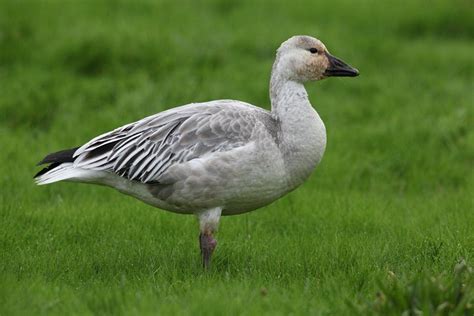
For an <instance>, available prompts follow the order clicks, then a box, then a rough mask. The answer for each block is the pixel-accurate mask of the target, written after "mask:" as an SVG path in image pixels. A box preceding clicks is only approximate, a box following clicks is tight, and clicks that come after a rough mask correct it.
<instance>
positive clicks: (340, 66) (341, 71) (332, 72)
mask: <svg viewBox="0 0 474 316" xmlns="http://www.w3.org/2000/svg"><path fill="white" fill-rule="evenodd" d="M326 56H327V58H328V60H329V67H328V68H327V69H326V71H325V72H324V76H326V77H356V76H358V75H359V70H357V69H355V68H354V67H351V66H349V65H348V64H346V63H345V62H343V61H342V60H340V59H339V58H337V57H334V56H332V55H331V54H329V53H326Z"/></svg>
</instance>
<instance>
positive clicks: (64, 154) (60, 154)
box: [33, 147, 79, 179]
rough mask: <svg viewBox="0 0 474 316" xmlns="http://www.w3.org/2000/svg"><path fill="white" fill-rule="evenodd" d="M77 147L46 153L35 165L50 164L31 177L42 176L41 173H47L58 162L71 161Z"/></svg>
mask: <svg viewBox="0 0 474 316" xmlns="http://www.w3.org/2000/svg"><path fill="white" fill-rule="evenodd" d="M78 149H79V147H75V148H71V149H66V150H61V151H57V152H54V153H51V154H49V155H47V156H46V157H44V158H43V160H41V161H40V162H38V163H37V164H36V165H37V166H41V165H44V164H47V163H49V164H50V165H49V166H47V167H45V168H43V169H41V170H40V171H39V172H38V173H37V174H35V176H34V177H33V179H35V178H38V177H40V176H42V175H43V174H45V173H47V172H48V171H51V170H53V169H54V168H56V167H57V166H59V165H60V164H62V163H64V162H73V161H74V153H75V152H76V151H77V150H78Z"/></svg>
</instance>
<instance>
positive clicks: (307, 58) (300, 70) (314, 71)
mask: <svg viewBox="0 0 474 316" xmlns="http://www.w3.org/2000/svg"><path fill="white" fill-rule="evenodd" d="M358 74H359V72H358V71H357V70H356V69H354V68H352V67H351V66H349V65H347V64H346V63H344V62H343V61H342V60H340V59H338V58H336V57H334V56H332V55H331V54H329V52H328V50H327V49H326V47H325V46H324V44H323V43H322V42H321V41H319V40H317V39H315V38H313V37H310V36H294V37H291V38H290V39H288V40H287V41H285V42H284V43H283V44H281V46H280V47H279V48H278V50H277V54H276V60H275V62H274V64H273V68H272V72H271V80H270V101H271V111H266V110H264V109H261V108H258V107H255V106H253V105H251V104H248V103H245V102H241V101H235V100H218V101H211V102H204V103H191V104H188V105H184V106H180V107H177V108H173V109H170V110H167V111H164V112H161V113H158V114H155V115H152V116H149V117H146V118H144V119H142V120H139V121H137V122H134V123H131V124H128V125H125V126H123V127H119V128H117V129H115V130H113V131H111V132H108V133H105V134H102V135H100V136H97V137H96V138H94V139H92V140H91V141H89V142H88V143H86V144H85V145H83V146H81V147H77V148H73V149H68V150H63V151H59V152H55V153H52V154H49V155H47V156H46V157H45V158H44V159H43V160H42V161H41V162H40V163H39V165H42V164H49V165H48V166H47V167H45V168H44V169H42V170H41V171H40V172H38V173H37V174H36V175H35V179H36V183H37V184H40V185H42V184H49V183H53V182H57V181H62V180H66V181H75V182H85V183H95V184H101V185H107V186H110V187H113V188H115V189H117V190H119V191H120V192H122V193H125V194H128V195H131V196H133V197H135V198H137V199H139V200H142V201H144V202H146V203H148V204H151V205H153V206H155V207H158V208H160V209H164V210H168V211H172V212H177V213H183V214H195V215H196V216H197V218H198V221H199V226H200V235H199V244H200V248H201V255H202V262H203V266H204V267H205V268H208V267H209V265H210V259H211V255H212V253H213V251H214V249H215V247H216V245H217V242H216V240H215V239H214V237H213V234H214V233H215V232H216V230H217V226H218V223H219V219H220V217H221V215H234V214H241V213H244V212H249V211H252V210H255V209H258V208H260V207H262V206H264V205H267V204H269V203H271V202H273V201H275V200H276V199H278V198H280V197H282V196H283V195H285V194H286V193H288V192H290V191H292V190H294V189H295V188H296V187H298V186H299V185H300V184H302V183H303V182H304V181H305V179H307V178H308V176H309V175H310V174H311V172H312V171H313V169H314V168H315V167H316V166H317V165H318V163H319V162H320V161H321V158H322V156H323V153H324V150H325V147H326V131H325V127H324V124H323V121H322V120H321V118H320V117H319V115H318V113H317V112H316V111H315V110H314V108H313V107H312V106H311V104H310V102H309V99H308V94H307V93H306V90H305V88H304V86H303V84H304V83H305V82H308V81H316V80H321V79H324V78H326V77H331V76H349V77H353V76H357V75H358Z"/></svg>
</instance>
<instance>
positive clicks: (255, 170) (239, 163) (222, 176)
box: [149, 143, 289, 215]
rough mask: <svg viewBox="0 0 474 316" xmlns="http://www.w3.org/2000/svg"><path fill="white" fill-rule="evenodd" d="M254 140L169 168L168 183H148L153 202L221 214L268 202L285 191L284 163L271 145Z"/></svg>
mask: <svg viewBox="0 0 474 316" xmlns="http://www.w3.org/2000/svg"><path fill="white" fill-rule="evenodd" d="M260 146H261V144H259V145H256V144H255V143H252V144H249V145H246V146H243V147H240V148H237V149H234V150H231V151H228V152H222V153H214V154H213V155H212V156H210V157H207V158H200V159H195V160H192V161H190V162H188V163H186V164H180V165H177V166H174V167H172V168H170V170H169V171H168V172H167V174H166V176H165V179H166V178H168V181H165V182H170V183H169V184H158V185H154V186H150V189H149V190H150V192H151V195H152V196H153V197H154V199H155V201H154V204H155V205H156V206H158V207H160V208H164V209H167V210H170V211H174V212H180V213H188V212H196V211H199V210H203V209H208V208H211V207H222V208H223V215H232V214H239V213H244V212H248V211H251V210H254V209H256V208H259V207H262V206H264V205H267V204H269V203H271V202H273V201H274V200H276V199H278V198H279V197H281V196H282V195H284V194H285V193H287V192H288V191H289V190H288V184H287V178H286V175H285V165H284V162H283V158H282V156H281V153H280V151H279V150H278V148H277V147H276V145H273V144H267V148H261V147H260Z"/></svg>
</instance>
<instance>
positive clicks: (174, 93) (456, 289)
mask: <svg viewBox="0 0 474 316" xmlns="http://www.w3.org/2000/svg"><path fill="white" fill-rule="evenodd" d="M289 3H290V2H288V1H283V0H281V1H272V2H270V1H250V0H249V1H239V2H231V1H204V2H199V3H198V2H197V1H196V2H192V1H187V2H181V3H180V4H176V3H175V2H172V1H169V2H163V1H158V2H155V1H81V2H79V1H76V2H72V1H71V2H64V1H13V0H12V1H8V0H4V1H1V2H0V146H1V150H0V151H1V155H0V205H1V206H0V315H21V314H25V315H26V314H28V315H32V314H36V315H38V314H40V315H41V314H50V315H64V314H78V315H83V314H86V315H87V314H98V315H104V314H137V315H143V314H157V313H161V314H184V315H199V314H202V315H222V314H229V315H239V314H249V315H252V314H253V315H260V314H269V315H270V314H271V315H286V314H300V315H308V314H312V315H353V314H357V313H359V314H361V315H369V314H374V315H390V314H393V315H400V314H401V313H402V312H403V311H409V312H411V313H412V314H411V315H415V313H416V312H419V311H423V312H424V314H423V315H433V314H436V313H438V314H439V315H448V314H456V315H472V313H473V304H474V303H473V296H474V293H473V291H472V287H473V272H472V268H471V267H472V265H473V262H474V208H473V195H474V190H473V184H474V175H473V165H474V132H473V129H472V127H473V126H474V125H473V124H474V119H473V117H474V113H473V112H474V94H473V91H474V84H473V78H474V59H473V52H474V17H473V15H474V8H473V5H472V3H471V2H470V1H468V0H465V1H464V0H456V1H448V0H446V1H422V0H418V1H410V2H404V1H368V0H366V1H350V0H341V1H310V0H308V1H295V2H291V3H292V4H291V5H289ZM294 34H310V35H314V36H316V37H318V38H320V39H321V40H323V41H324V42H325V43H326V44H327V46H328V48H329V49H330V51H331V52H332V53H334V54H335V55H336V56H339V57H341V58H342V59H344V60H346V61H347V62H349V63H350V64H352V65H354V66H355V67H357V68H358V69H359V70H360V72H361V75H360V76H359V77H357V78H355V79H344V78H341V79H330V80H326V81H323V82H319V83H316V84H310V85H308V86H307V89H308V93H309V95H310V99H311V100H312V103H313V105H314V106H315V107H316V108H317V110H318V112H319V113H320V115H321V117H322V118H323V120H324V121H325V123H326V127H327V130H328V147H327V150H326V154H325V157H324V159H323V162H322V164H321V165H320V166H319V168H318V169H317V170H316V172H315V173H314V174H313V175H312V177H311V178H310V179H309V181H308V182H307V183H306V184H304V185H303V186H302V187H301V188H299V189H298V190H296V191H295V192H293V193H291V194H290V195H288V196H286V197H284V198H282V199H281V200H279V201H277V202H275V203H273V204H272V205H270V206H268V207H265V208H263V209H261V210H259V211H257V212H253V213H249V214H246V215H242V216H235V217H225V218H223V219H222V221H221V226H220V232H219V234H218V237H217V238H218V240H219V246H218V248H217V250H216V253H215V256H214V262H213V263H214V265H213V268H212V270H211V271H210V272H208V273H203V271H202V269H201V265H200V258H199V252H198V241H197V236H198V227H197V223H196V220H195V218H193V217H192V216H182V215H176V214H173V213H168V212H163V211H160V210H156V209H154V208H152V207H150V206H147V205H145V204H143V203H141V202H138V201H136V200H134V199H132V198H130V197H126V196H124V195H121V194H119V193H117V192H115V191H114V190H111V189H108V188H104V187H98V186H88V185H80V184H71V183H60V184H55V185H51V186H45V187H37V186H35V185H34V183H33V180H32V176H33V174H34V173H35V172H36V171H37V170H38V169H37V168H35V167H34V165H35V163H36V162H38V161H39V160H40V159H41V158H42V157H43V156H44V155H45V154H47V153H49V152H51V151H55V150H60V149H64V148H70V147H72V146H77V145H81V144H82V143H84V142H86V141H87V140H89V139H90V138H92V137H94V136H95V135H97V134H99V133H102V132H105V131H108V130H110V129H112V128H115V127H117V126H120V125H123V124H125V123H128V122H131V121H134V120H137V119H139V118H142V117H144V116H147V115H150V114H153V113H156V112H159V111H162V110H164V109H167V108H171V107H174V106H177V105H181V104H185V103H189V102H193V101H206V100H212V99H221V98H231V99H238V100H244V101H247V102H250V103H253V104H256V105H260V106H262V107H265V108H268V107H269V101H268V78H269V74H270V68H271V65H272V62H273V58H274V54H275V49H276V48H277V47H278V45H279V44H280V43H281V42H282V41H283V40H285V39H287V38H288V37H290V36H292V35H294Z"/></svg>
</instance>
